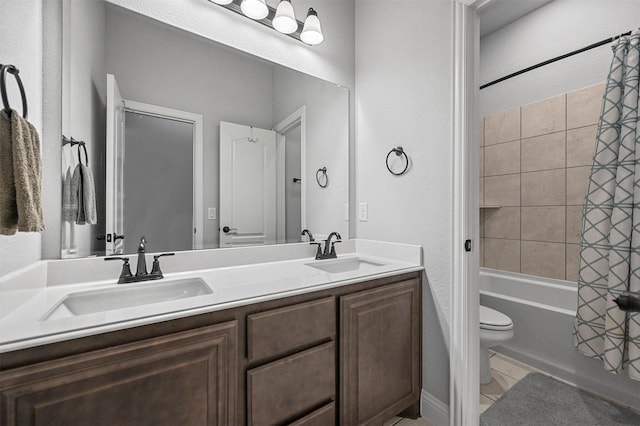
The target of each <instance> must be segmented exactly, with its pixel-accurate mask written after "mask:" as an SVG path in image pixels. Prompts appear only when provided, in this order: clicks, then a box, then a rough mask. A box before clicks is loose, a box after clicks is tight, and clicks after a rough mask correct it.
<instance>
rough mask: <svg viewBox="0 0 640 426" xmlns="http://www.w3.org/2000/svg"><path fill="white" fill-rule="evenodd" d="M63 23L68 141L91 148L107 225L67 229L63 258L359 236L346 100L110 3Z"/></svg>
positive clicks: (83, 8)
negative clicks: (349, 209)
mask: <svg viewBox="0 0 640 426" xmlns="http://www.w3.org/2000/svg"><path fill="white" fill-rule="evenodd" d="M63 20H64V21H65V22H63V47H64V48H63V129H62V133H63V134H64V135H66V136H68V137H73V138H75V139H78V140H84V141H85V142H86V146H87V148H88V152H89V157H90V160H89V168H90V169H91V170H92V171H93V176H94V180H95V193H96V207H97V213H98V220H97V222H98V223H97V225H79V224H77V223H76V221H75V220H73V219H71V220H68V221H65V222H64V223H63V227H62V229H63V231H62V232H63V236H62V247H61V253H62V257H63V258H65V257H81V256H89V255H104V254H115V253H133V252H135V248H136V246H137V244H136V243H137V241H138V240H139V238H140V236H142V235H144V236H145V237H146V239H147V241H148V245H147V246H148V250H147V251H149V252H158V251H177V250H190V249H198V248H218V247H234V246H244V245H257V244H259V245H263V244H275V243H292V242H299V241H300V240H301V237H300V233H301V230H302V229H304V228H309V229H310V230H311V231H312V232H313V233H314V234H319V235H323V234H325V235H326V234H329V233H330V232H332V231H338V232H340V233H341V234H342V235H349V230H348V221H347V220H345V216H344V215H345V213H344V212H345V208H346V205H347V203H348V187H349V184H348V175H349V173H348V128H349V123H348V93H347V90H346V89H344V88H342V87H339V86H337V85H336V84H333V83H329V82H326V81H323V80H320V79H317V78H314V77H311V76H309V75H305V74H302V73H300V72H297V71H294V70H291V69H287V68H284V67H282V66H279V65H275V64H272V63H270V62H267V61H265V60H262V59H260V58H257V57H254V56H250V55H247V54H245V53H242V52H239V51H236V50H234V49H232V48H230V47H228V46H222V45H220V44H218V43H215V42H213V41H211V40H208V39H204V38H201V37H199V36H196V35H194V34H190V33H187V32H184V31H182V30H179V29H176V28H174V27H171V26H169V25H167V24H166V23H161V22H158V21H154V20H152V19H150V18H148V17H144V16H141V15H138V14H136V13H134V12H131V11H129V10H126V9H123V8H120V7H118V6H115V5H112V4H110V3H108V2H104V1H102V0H91V1H83V2H77V1H67V2H64V3H63ZM239 30H241V29H239ZM108 75H109V77H107V76H108ZM108 79H109V81H108ZM75 149H76V148H72V147H70V146H69V147H65V148H63V164H62V167H63V174H66V171H67V170H70V171H71V173H73V170H74V168H75V167H76V166H77V161H76V160H75V158H77V154H76V153H75ZM322 167H327V169H328V170H329V172H330V173H331V184H330V185H328V186H327V187H326V188H321V187H320V186H319V185H317V184H316V180H315V171H316V170H318V169H319V168H322ZM225 230H226V231H225Z"/></svg>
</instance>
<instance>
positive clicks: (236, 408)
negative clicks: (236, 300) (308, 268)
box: [0, 272, 421, 426]
mask: <svg viewBox="0 0 640 426" xmlns="http://www.w3.org/2000/svg"><path fill="white" fill-rule="evenodd" d="M420 285H421V280H420V273H419V272H412V273H405V274H400V275H397V276H392V277H386V278H380V279H376V280H370V281H364V282H359V283H354V284H350V285H345V286H339V287H335V288H331V289H327V290H322V291H317V292H311V293H307V294H301V295H296V296H292V297H287V298H281V299H275V300H270V301H266V302H261V303H256V304H252V305H246V306H240V307H236V308H233V309H227V310H221V311H215V312H210V313H205V314H200V315H194V316H190V317H189V316H187V317H184V318H180V319H175V320H171V321H164V322H159V323H154V324H149V325H144V326H141V327H134V328H130V329H124V330H119V331H114V332H110V333H105V334H99V335H94V336H88V337H85V338H80V339H74V340H69V341H63V342H58V343H52V344H49V345H45V346H41V347H33V348H28V349H23V350H20V351H14V352H9V353H3V354H0V425H7V426H12V425H32V424H33V425H39V424H66V425H88V424H91V425H113V424H118V425H136V426H137V425H158V424H160V425H164V424H167V425H169V424H171V425H173V424H180V425H229V426H232V425H259V426H268V425H276V424H277V425H283V424H288V425H296V426H314V425H318V426H330V425H333V424H339V425H343V426H351V425H354V426H355V425H360V424H374V425H375V424H382V423H383V422H384V421H386V420H389V419H390V418H392V417H393V416H395V415H398V414H400V413H401V412H403V410H407V409H413V412H414V413H415V409H416V407H418V403H419V395H420V389H421V382H420V380H421V372H420V365H421V348H420V330H421V297H420V291H421V289H420Z"/></svg>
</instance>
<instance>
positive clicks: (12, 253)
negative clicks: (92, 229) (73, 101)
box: [0, 0, 52, 276]
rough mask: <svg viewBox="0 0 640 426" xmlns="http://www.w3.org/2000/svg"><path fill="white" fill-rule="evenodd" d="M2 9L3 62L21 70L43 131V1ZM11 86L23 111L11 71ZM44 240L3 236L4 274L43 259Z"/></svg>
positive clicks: (13, 100) (0, 5)
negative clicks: (42, 244) (42, 245)
mask: <svg viewBox="0 0 640 426" xmlns="http://www.w3.org/2000/svg"><path fill="white" fill-rule="evenodd" d="M0 10H2V13H0V40H2V41H1V42H0V63H2V64H13V65H15V66H16V67H17V68H18V69H19V70H20V78H21V79H22V83H23V84H24V88H25V91H26V93H27V104H28V107H29V111H28V119H29V121H30V122H31V123H32V124H33V125H34V126H35V127H36V129H37V130H38V133H39V134H41V135H42V1H41V0H21V1H15V0H0ZM7 89H8V90H9V103H10V105H11V107H12V108H13V109H16V110H18V111H19V112H20V114H22V103H21V100H20V94H19V90H18V89H17V84H16V82H15V80H14V78H13V77H12V76H9V75H7ZM0 108H4V106H2V107H0ZM47 142H48V141H41V143H42V144H45V143H47ZM43 154H44V150H43ZM47 208H52V207H51V206H45V209H47ZM46 225H47V223H46V222H45V226H46ZM41 242H42V239H41V235H40V233H37V232H29V233H23V232H20V233H17V234H15V235H12V236H0V276H2V275H4V274H6V273H8V272H10V271H14V270H16V269H19V268H21V267H23V266H26V265H29V264H31V263H33V262H35V261H38V260H40V258H41Z"/></svg>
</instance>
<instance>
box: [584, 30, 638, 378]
mask: <svg viewBox="0 0 640 426" xmlns="http://www.w3.org/2000/svg"><path fill="white" fill-rule="evenodd" d="M613 53H614V54H613V61H612V63H611V69H610V71H609V76H608V79H607V86H606V90H605V95H604V99H603V102H602V113H601V117H600V122H599V124H598V136H597V144H596V152H595V155H594V158H593V164H592V166H591V174H590V177H589V186H588V190H587V195H586V198H585V202H584V208H583V214H582V235H581V242H580V267H579V274H578V310H577V314H576V322H575V327H574V343H575V345H576V347H577V348H578V350H579V351H580V352H582V353H584V354H585V355H587V356H591V357H595V358H599V359H601V360H602V361H603V362H604V368H605V370H608V371H611V372H614V373H620V372H621V371H622V370H625V369H626V370H627V372H628V375H629V377H631V378H632V379H635V380H640V313H625V312H624V311H622V310H620V309H619V308H618V306H617V305H616V304H615V303H614V302H613V300H614V299H615V298H617V297H618V296H619V295H621V294H622V293H623V292H629V291H631V292H640V129H639V127H640V124H639V123H638V119H639V117H640V116H639V114H638V100H639V99H640V96H639V78H640V77H639V76H640V65H639V64H640V30H636V31H634V32H633V33H632V34H631V35H630V36H626V37H621V38H620V39H619V40H618V42H617V43H616V44H615V46H613ZM639 294H640V293H639Z"/></svg>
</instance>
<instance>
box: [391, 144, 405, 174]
mask: <svg viewBox="0 0 640 426" xmlns="http://www.w3.org/2000/svg"><path fill="white" fill-rule="evenodd" d="M392 153H393V154H396V156H397V157H400V156H403V157H404V169H402V171H400V172H394V171H393V170H391V166H390V165H389V157H390V156H391V154H392ZM386 164H387V170H389V173H391V174H392V175H394V176H400V175H403V174H405V173H406V171H407V169H408V168H409V157H408V156H407V153H406V152H404V149H403V148H402V147H401V146H398V147H396V148H391V151H389V153H388V154H387V159H386Z"/></svg>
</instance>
